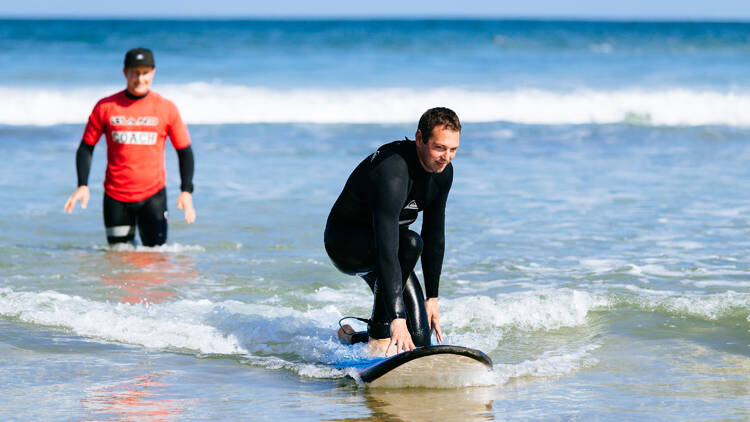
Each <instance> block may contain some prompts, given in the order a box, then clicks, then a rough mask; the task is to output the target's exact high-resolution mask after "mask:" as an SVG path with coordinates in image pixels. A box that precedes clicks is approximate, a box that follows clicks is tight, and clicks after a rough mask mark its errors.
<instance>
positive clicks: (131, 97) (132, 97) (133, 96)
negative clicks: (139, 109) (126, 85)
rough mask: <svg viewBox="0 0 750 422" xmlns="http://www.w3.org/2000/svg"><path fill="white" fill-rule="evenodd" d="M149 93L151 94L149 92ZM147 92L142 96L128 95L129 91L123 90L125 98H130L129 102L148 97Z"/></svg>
mask: <svg viewBox="0 0 750 422" xmlns="http://www.w3.org/2000/svg"><path fill="white" fill-rule="evenodd" d="M149 92H151V91H149ZM149 92H147V93H145V94H143V95H133V94H131V93H130V91H128V90H127V89H126V90H125V96H126V97H128V98H130V99H131V100H140V99H141V98H146V96H147V95H148V93H149Z"/></svg>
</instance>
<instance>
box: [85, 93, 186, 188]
mask: <svg viewBox="0 0 750 422" xmlns="http://www.w3.org/2000/svg"><path fill="white" fill-rule="evenodd" d="M102 133H104V134H105V135H106V136H107V175H106V178H105V179H104V191H105V192H106V193H107V195H109V196H111V197H112V198H114V199H116V200H118V201H123V202H138V201H142V200H144V199H146V198H149V197H151V196H153V195H154V194H155V193H156V192H159V191H160V190H161V189H162V188H163V187H164V185H165V184H166V180H167V174H166V170H165V169H164V148H165V144H166V138H167V136H169V139H170V141H172V145H173V146H174V148H175V149H183V148H187V147H188V146H190V135H189V134H188V131H187V126H185V123H183V122H182V118H181V117H180V113H179V112H178V111H177V107H175V105H174V103H172V102H171V101H169V100H167V99H166V98H164V97H162V96H161V95H159V94H158V93H156V92H154V91H149V93H148V95H146V96H145V97H143V98H140V99H131V98H128V96H127V95H125V91H121V92H118V93H117V94H114V95H112V96H109V97H107V98H103V99H101V100H99V102H98V103H96V106H94V110H93V111H92V112H91V116H89V121H88V123H87V124H86V129H85V130H84V132H83V141H84V142H86V143H87V144H89V145H92V146H93V145H96V143H97V142H99V139H100V138H101V136H102Z"/></svg>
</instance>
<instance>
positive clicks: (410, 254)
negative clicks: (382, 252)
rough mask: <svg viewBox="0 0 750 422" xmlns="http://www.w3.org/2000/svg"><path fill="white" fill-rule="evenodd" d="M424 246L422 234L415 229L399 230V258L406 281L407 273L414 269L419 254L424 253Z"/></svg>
mask: <svg viewBox="0 0 750 422" xmlns="http://www.w3.org/2000/svg"><path fill="white" fill-rule="evenodd" d="M423 246H424V242H422V236H420V235H418V234H417V233H416V232H415V231H413V230H409V229H401V231H400V232H399V245H398V259H399V262H400V263H401V272H402V273H403V274H402V275H403V277H404V281H405V280H406V275H407V274H408V273H410V272H411V271H412V269H414V266H415V265H416V264H417V260H419V256H420V255H422V247H423Z"/></svg>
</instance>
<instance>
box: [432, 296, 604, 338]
mask: <svg viewBox="0 0 750 422" xmlns="http://www.w3.org/2000/svg"><path fill="white" fill-rule="evenodd" d="M441 302H442V303H441V306H440V308H441V324H442V325H444V326H445V327H446V328H447V329H448V330H449V331H465V330H470V331H477V330H479V331H488V332H497V329H498V328H503V327H514V328H519V329H523V330H554V329H558V328H561V327H575V326H580V325H583V324H585V323H586V317H587V315H588V313H589V312H591V311H593V310H595V309H597V308H603V307H606V306H609V305H610V300H609V299H608V298H606V297H604V296H597V295H594V294H591V293H588V292H584V291H579V290H569V289H560V290H544V291H531V292H520V293H508V294H499V295H497V296H496V297H495V298H491V297H487V296H466V297H461V298H457V299H441Z"/></svg>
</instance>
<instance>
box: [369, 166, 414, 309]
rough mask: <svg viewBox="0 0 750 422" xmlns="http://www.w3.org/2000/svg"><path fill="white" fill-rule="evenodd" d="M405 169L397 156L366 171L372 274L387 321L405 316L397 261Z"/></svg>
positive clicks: (404, 189) (404, 191)
mask: <svg viewBox="0 0 750 422" xmlns="http://www.w3.org/2000/svg"><path fill="white" fill-rule="evenodd" d="M408 185H409V170H408V167H407V165H406V162H405V161H404V160H403V158H401V157H400V156H399V155H396V154H394V155H393V156H391V157H389V158H387V159H385V160H383V161H382V162H381V163H379V164H378V165H377V166H376V167H375V168H373V169H372V170H371V172H370V186H371V187H372V189H371V190H370V197H369V203H370V209H371V210H372V220H373V221H372V227H373V233H374V235H375V246H376V248H377V256H376V258H375V273H376V274H377V276H378V283H377V285H378V287H377V288H378V290H380V291H377V292H375V293H376V294H382V295H383V299H384V302H385V308H386V312H387V314H388V318H389V320H390V321H393V320H394V319H396V318H406V308H405V306H404V298H403V294H402V291H403V279H402V274H401V265H400V264H399V260H398V244H399V226H398V217H399V214H400V213H401V208H402V207H403V205H404V202H405V201H406V196H407V194H408V191H407V189H408Z"/></svg>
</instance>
